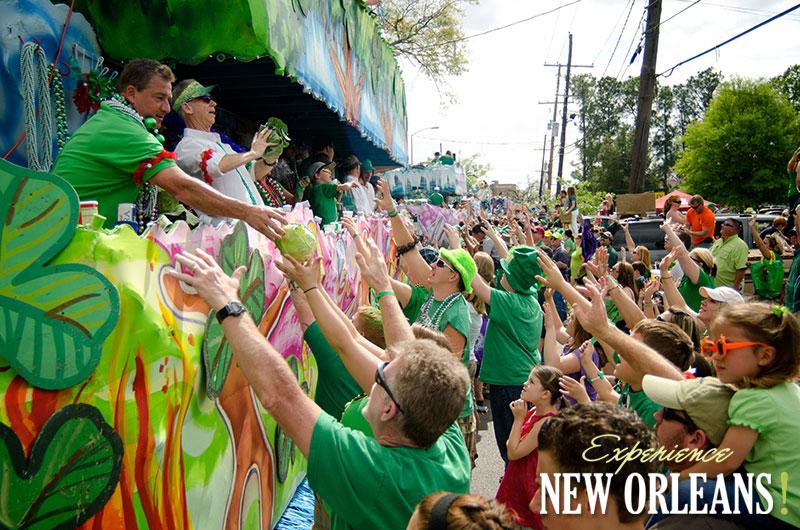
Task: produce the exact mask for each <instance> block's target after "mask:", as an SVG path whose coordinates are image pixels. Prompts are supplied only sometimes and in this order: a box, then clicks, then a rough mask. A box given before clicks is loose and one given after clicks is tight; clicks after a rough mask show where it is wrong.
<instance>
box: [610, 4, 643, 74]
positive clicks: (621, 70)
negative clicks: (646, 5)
mask: <svg viewBox="0 0 800 530" xmlns="http://www.w3.org/2000/svg"><path fill="white" fill-rule="evenodd" d="M645 14H647V9H645V10H644V11H642V18H640V19H639V25H638V26H636V27H637V28H641V27H642V22H644V16H645ZM644 29H645V30H646V29H647V27H645V28H644ZM645 35H647V31H643V32H642V36H641V37H639V45H638V46H637V50H636V53H637V54H638V52H639V49H641V46H642V41H643V40H644V36H645ZM634 42H636V33H634V34H633V38H632V39H631V43H630V45H628V51H626V52H625V55H624V56H623V57H622V64H621V65H620V66H619V71H618V72H617V77H616V78H615V79H616V80H617V81H619V80H620V79H622V78H623V77H625V74H626V73H627V71H628V68H629V67H630V66H631V64H633V59H634V58H635V57H636V55H635V54H634V57H631V59H630V60H628V57H630V55H631V50H632V49H633V43H634Z"/></svg>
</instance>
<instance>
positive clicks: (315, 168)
mask: <svg viewBox="0 0 800 530" xmlns="http://www.w3.org/2000/svg"><path fill="white" fill-rule="evenodd" d="M335 167H336V164H335V163H334V162H314V163H313V164H310V165H309V166H308V169H306V176H307V177H308V178H310V179H311V180H314V175H316V174H317V173H319V172H320V170H322V169H328V170H330V171H331V172H333V168H335Z"/></svg>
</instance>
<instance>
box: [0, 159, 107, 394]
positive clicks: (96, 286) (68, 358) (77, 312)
mask: <svg viewBox="0 0 800 530" xmlns="http://www.w3.org/2000/svg"><path fill="white" fill-rule="evenodd" d="M0 218H2V219H4V220H5V222H4V223H3V225H2V226H1V227H0V270H2V271H3V273H2V274H0V356H2V357H3V358H5V360H6V361H7V362H8V364H10V365H11V366H12V367H13V368H14V370H16V371H17V373H19V375H20V376H22V377H23V378H24V379H25V380H26V381H28V382H29V383H30V384H31V385H34V386H37V387H39V388H46V389H49V390H55V389H61V388H67V387H70V386H72V385H75V384H77V383H80V382H81V381H83V380H84V379H86V378H87V377H89V374H91V373H92V371H93V370H94V368H95V366H97V363H98V361H99V360H100V353H101V349H102V347H103V342H104V341H105V339H106V337H108V335H109V333H111V330H112V329H113V328H114V325H115V324H116V322H117V319H118V318H119V296H118V294H117V291H116V289H115V288H114V286H113V285H111V283H110V282H109V281H108V279H106V278H105V276H103V275H102V274H100V273H99V272H97V271H95V270H94V269H92V268H90V267H86V266H85V265H77V264H62V265H53V266H50V265H48V262H49V261H50V259H51V258H52V257H53V256H55V255H56V254H58V252H59V251H61V249H62V248H64V247H65V246H66V245H67V243H69V241H70V240H71V239H72V234H73V233H74V232H75V226H76V225H77V221H78V197H77V195H76V194H75V190H74V189H72V187H71V186H70V185H69V184H67V183H66V182H65V181H63V180H61V179H60V178H58V177H56V176H55V175H50V174H47V173H36V172H33V171H31V170H28V169H23V168H20V167H18V166H15V165H13V164H11V163H9V162H6V161H4V160H0Z"/></svg>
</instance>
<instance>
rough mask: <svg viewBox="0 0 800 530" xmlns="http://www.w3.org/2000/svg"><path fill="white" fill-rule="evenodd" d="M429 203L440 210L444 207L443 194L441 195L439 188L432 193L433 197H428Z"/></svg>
mask: <svg viewBox="0 0 800 530" xmlns="http://www.w3.org/2000/svg"><path fill="white" fill-rule="evenodd" d="M428 202H429V203H431V204H432V205H434V206H438V207H439V208H441V207H442V205H443V204H444V197H442V194H441V193H439V186H436V187H435V188H433V193H431V196H430V197H428Z"/></svg>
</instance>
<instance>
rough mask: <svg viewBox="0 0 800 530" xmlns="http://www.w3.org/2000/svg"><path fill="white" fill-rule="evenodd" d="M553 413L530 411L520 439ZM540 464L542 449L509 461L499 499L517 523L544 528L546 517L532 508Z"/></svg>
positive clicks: (498, 495) (528, 526)
mask: <svg viewBox="0 0 800 530" xmlns="http://www.w3.org/2000/svg"><path fill="white" fill-rule="evenodd" d="M550 416H555V414H553V413H552V412H548V413H547V414H541V415H537V414H536V409H532V410H529V411H528V412H527V414H526V415H525V420H524V422H523V424H522V431H521V432H520V439H522V438H525V436H526V435H527V434H528V433H529V432H530V431H531V429H532V428H533V426H534V424H535V423H536V422H537V421H539V420H543V419H544V418H548V417H550ZM538 463H539V450H538V449H534V450H533V451H531V452H530V454H529V455H528V456H525V457H522V458H520V459H519V460H509V461H508V464H506V472H505V473H504V474H503V480H502V481H501V482H500V487H499V488H498V490H497V495H495V498H497V500H498V501H500V502H501V503H503V504H505V506H506V508H508V510H509V511H510V512H512V516H513V517H514V522H516V523H517V524H518V525H522V526H525V527H527V528H534V529H536V530H541V529H542V528H544V526H543V525H542V517H541V516H540V515H539V514H538V513H533V512H532V511H531V509H530V503H531V499H533V496H534V495H536V492H537V491H539V484H538V483H537V482H536V478H537V477H536V465H537V464H538Z"/></svg>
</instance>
